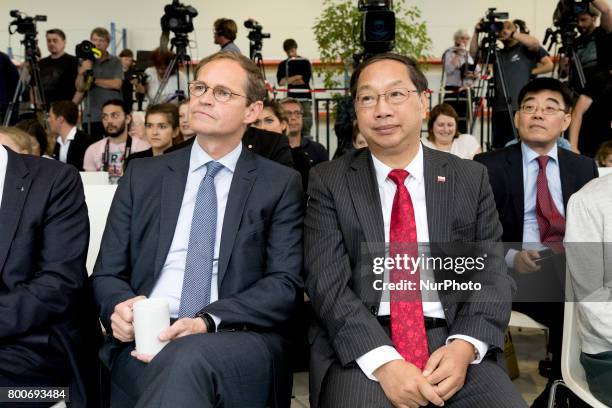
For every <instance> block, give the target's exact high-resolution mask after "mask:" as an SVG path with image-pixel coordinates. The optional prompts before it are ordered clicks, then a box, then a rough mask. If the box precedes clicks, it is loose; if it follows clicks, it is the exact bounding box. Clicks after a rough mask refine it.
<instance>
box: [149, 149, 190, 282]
mask: <svg viewBox="0 0 612 408" xmlns="http://www.w3.org/2000/svg"><path fill="white" fill-rule="evenodd" d="M190 156H191V149H188V148H185V149H181V150H180V151H178V152H176V153H175V155H174V158H173V160H172V162H170V163H169V164H168V170H169V171H167V172H166V173H165V174H164V176H163V180H162V190H161V197H160V200H161V204H160V215H159V217H160V220H159V241H158V244H157V252H156V255H155V279H154V282H156V281H157V278H158V275H159V273H160V271H161V269H162V267H163V264H164V261H165V260H166V257H167V256H168V251H169V250H170V244H171V243H172V239H173V238H174V230H175V229H176V223H177V221H178V216H179V212H180V211H181V204H182V203H183V195H184V194H185V184H186V183H187V173H188V171H189V158H190Z"/></svg>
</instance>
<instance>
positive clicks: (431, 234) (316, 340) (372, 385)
mask: <svg viewBox="0 0 612 408" xmlns="http://www.w3.org/2000/svg"><path fill="white" fill-rule="evenodd" d="M426 89H427V80H426V79H425V77H424V75H423V74H422V73H421V72H420V71H419V70H418V68H417V67H416V65H415V62H414V61H413V60H411V59H409V58H406V57H402V56H399V55H395V54H381V55H377V56H375V57H373V58H371V59H369V60H368V61H366V62H364V63H363V64H362V65H361V66H360V67H359V68H358V69H357V70H356V71H355V73H354V74H353V77H352V79H351V93H352V95H353V100H354V102H355V108H356V112H357V120H358V123H359V129H360V131H361V132H362V134H363V135H364V136H365V137H366V139H367V141H368V145H369V149H362V150H358V151H356V152H353V153H350V154H347V155H345V156H344V157H342V158H341V159H339V160H335V161H333V162H329V163H324V164H321V165H319V166H317V167H315V168H313V169H312V171H311V173H310V181H309V196H310V198H309V204H308V209H307V213H306V219H305V257H306V261H305V263H306V274H307V276H306V286H307V290H308V294H309V295H310V297H311V299H312V303H313V307H314V310H315V313H316V317H317V319H315V323H314V324H313V326H312V327H311V330H310V332H309V342H310V344H311V367H310V374H311V378H310V402H311V406H313V407H318V406H321V407H391V406H395V407H417V406H425V405H427V404H433V405H436V406H442V405H445V406H453V407H480V406H483V407H525V406H526V405H525V402H524V401H523V400H522V399H521V397H520V396H519V395H518V392H517V391H516V389H515V388H514V386H513V385H512V383H511V382H510V379H509V378H508V376H507V374H506V372H505V371H504V369H503V363H502V353H501V350H502V347H503V331H504V328H505V327H506V325H507V323H508V320H509V316H510V299H511V293H512V290H513V284H512V283H511V280H510V279H509V278H508V276H507V274H506V271H505V268H504V265H503V259H502V258H501V251H498V252H499V254H497V253H496V254H493V255H497V256H492V257H491V258H492V259H491V262H489V263H488V268H487V270H486V271H485V273H486V279H487V282H489V283H490V285H489V286H488V289H486V290H483V291H482V292H480V293H478V294H477V295H474V296H475V298H478V301H474V302H456V301H453V293H449V292H443V291H440V292H436V293H434V296H435V297H434V298H433V301H427V302H423V303H422V309H423V315H424V317H423V318H422V320H424V323H425V324H424V326H425V329H426V342H427V344H426V345H425V346H426V348H427V346H428V354H429V357H428V359H427V361H426V363H425V362H424V363H423V369H420V368H419V367H418V365H415V364H413V363H411V362H409V361H407V360H411V356H410V355H406V353H405V352H404V353H403V354H400V353H399V352H398V350H399V348H398V345H397V344H394V343H393V341H392V340H391V337H392V335H391V334H392V333H390V329H389V320H391V321H392V320H393V317H391V319H390V318H389V314H390V309H391V310H393V305H392V304H391V305H390V302H388V301H381V296H382V293H381V291H380V290H376V289H375V288H374V285H373V283H374V280H375V276H374V275H373V274H372V273H369V274H368V273H366V274H364V273H362V270H368V268H369V271H372V268H371V266H372V262H373V258H372V256H371V254H370V253H368V252H367V251H364V252H365V255H364V253H363V252H362V251H361V249H362V247H363V245H362V244H364V243H366V245H365V246H366V247H367V246H368V245H369V244H372V243H382V242H389V241H390V240H389V236H390V233H389V230H390V228H391V229H393V223H392V222H391V221H393V213H392V203H393V212H395V211H396V209H395V208H396V207H395V204H394V200H395V199H396V198H394V196H395V193H396V191H399V190H400V188H399V187H396V185H395V184H394V183H393V182H392V181H391V180H390V176H389V177H388V176H387V175H388V174H390V172H391V171H392V170H393V171H404V170H405V171H407V173H408V177H407V178H406V179H405V181H403V183H404V186H405V188H407V190H408V191H409V197H411V200H412V201H411V204H410V208H411V211H412V213H413V214H414V217H413V218H414V223H413V224H412V228H415V227H414V224H416V238H417V239H418V241H419V242H455V241H463V242H477V241H491V242H493V241H499V240H500V237H501V227H500V224H499V221H498V216H497V212H496V209H495V203H494V201H493V195H492V193H491V189H490V187H489V183H488V178H487V174H486V169H485V168H484V167H482V166H480V165H478V164H476V163H473V162H471V161H463V160H460V159H458V158H455V157H454V156H451V155H449V154H446V153H441V152H437V151H434V150H430V149H427V148H425V147H423V146H421V144H420V140H419V139H420V129H421V123H422V119H423V118H424V115H425V112H426V106H427V99H426V95H425V93H424V91H425V90H426ZM394 169H396V170H394ZM397 185H398V186H400V184H399V182H398V184H397ZM404 186H402V187H404ZM404 190H405V189H404ZM412 203H414V208H413V207H412ZM426 204H427V205H426ZM412 208H413V209H412ZM396 220H397V218H396ZM374 252H377V251H376V250H374ZM385 276H387V274H385ZM437 277H438V275H436V278H437ZM434 292H435V291H434ZM382 299H383V300H384V298H382ZM430 299H431V298H430ZM420 301H421V300H420V299H419V302H420ZM391 315H393V313H391ZM422 326H423V324H421V327H422ZM394 327H395V326H394ZM426 351H427V350H426ZM408 354H410V350H409V351H408ZM425 357H426V358H427V355H426V356H425Z"/></svg>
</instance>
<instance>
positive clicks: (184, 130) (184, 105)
mask: <svg viewBox="0 0 612 408" xmlns="http://www.w3.org/2000/svg"><path fill="white" fill-rule="evenodd" d="M179 124H180V128H181V131H180V134H179V138H180V142H184V141H185V140H189V139H191V138H192V137H194V136H195V132H194V131H193V129H191V126H189V99H185V100H184V101H182V102H181V103H180V105H179Z"/></svg>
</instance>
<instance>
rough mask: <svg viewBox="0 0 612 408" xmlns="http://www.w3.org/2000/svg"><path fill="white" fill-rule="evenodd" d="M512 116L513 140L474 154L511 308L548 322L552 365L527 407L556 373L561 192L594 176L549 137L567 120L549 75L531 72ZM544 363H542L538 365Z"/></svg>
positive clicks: (584, 160)
mask: <svg viewBox="0 0 612 408" xmlns="http://www.w3.org/2000/svg"><path fill="white" fill-rule="evenodd" d="M518 102H519V110H518V112H516V114H515V115H514V123H515V125H516V129H517V131H518V134H519V138H520V140H521V142H520V143H517V144H514V145H511V146H508V147H506V148H504V149H501V150H497V151H493V152H487V153H482V154H479V155H477V156H476V157H474V160H476V161H478V162H480V163H482V164H484V165H485V166H486V167H487V169H488V170H489V179H490V182H491V187H492V189H493V194H494V195H495V203H496V205H497V211H498V212H499V219H500V221H501V223H502V227H503V241H504V242H505V243H506V245H507V246H508V247H509V249H508V251H507V252H506V256H505V258H506V264H507V266H508V268H509V271H510V274H511V275H512V277H513V278H514V280H515V281H516V283H517V297H516V298H515V301H514V304H513V309H514V310H518V311H520V312H523V313H526V314H527V315H529V316H531V317H532V318H533V319H535V320H537V321H538V322H540V323H542V324H544V325H546V326H548V329H549V344H548V349H549V351H550V352H551V354H552V357H553V359H552V365H550V367H546V370H541V372H543V373H544V374H546V375H547V376H548V378H549V382H548V385H547V387H546V389H545V390H544V392H543V393H542V394H541V395H540V396H539V397H538V398H537V399H536V401H535V402H534V405H533V406H534V407H545V406H546V403H547V400H548V391H549V389H550V386H551V385H552V382H553V381H554V380H556V379H559V378H561V342H562V338H563V301H564V297H563V293H564V290H565V257H564V256H563V255H562V250H561V247H562V243H563V237H564V235H565V208H566V206H567V201H568V200H569V197H570V196H571V195H572V194H573V193H575V192H576V191H578V190H580V189H581V188H582V186H583V185H585V184H586V183H587V182H588V181H589V180H591V179H593V178H595V177H597V175H598V172H597V167H596V165H595V162H594V161H593V160H592V159H591V158H588V157H585V156H580V155H577V154H575V153H573V152H571V151H569V150H566V149H561V148H559V147H558V145H557V139H558V138H559V137H560V136H561V134H562V133H563V132H564V131H565V130H566V129H567V128H568V126H569V125H570V121H571V112H570V109H571V108H570V106H571V96H570V91H569V89H568V88H567V86H566V85H565V84H563V83H561V82H560V81H558V80H557V79H553V78H537V79H534V80H533V81H531V82H529V83H527V85H525V86H524V87H523V89H521V91H520V93H519V100H518ZM542 367H543V368H544V366H542Z"/></svg>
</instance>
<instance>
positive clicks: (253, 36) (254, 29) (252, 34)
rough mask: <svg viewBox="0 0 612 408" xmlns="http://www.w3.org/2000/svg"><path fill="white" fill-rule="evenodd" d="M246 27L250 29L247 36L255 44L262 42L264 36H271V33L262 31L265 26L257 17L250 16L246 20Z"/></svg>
mask: <svg viewBox="0 0 612 408" xmlns="http://www.w3.org/2000/svg"><path fill="white" fill-rule="evenodd" d="M244 27H245V28H248V29H249V30H250V31H249V35H248V36H247V38H248V39H249V41H252V42H254V43H255V44H262V42H263V39H264V38H270V33H264V32H262V31H263V27H262V26H261V24H259V23H258V22H257V21H256V20H255V19H252V18H249V19H248V20H246V21H245V22H244Z"/></svg>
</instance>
